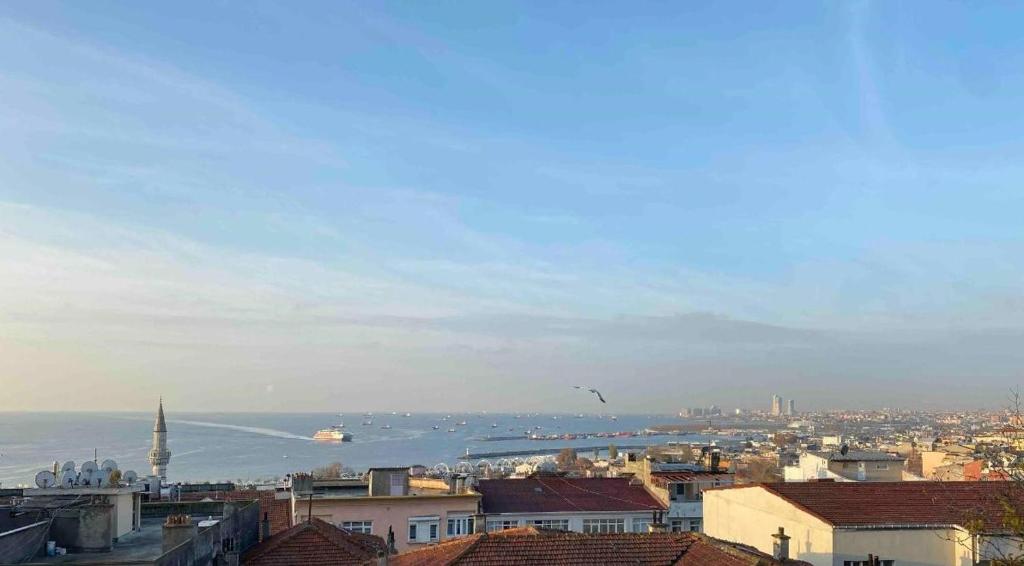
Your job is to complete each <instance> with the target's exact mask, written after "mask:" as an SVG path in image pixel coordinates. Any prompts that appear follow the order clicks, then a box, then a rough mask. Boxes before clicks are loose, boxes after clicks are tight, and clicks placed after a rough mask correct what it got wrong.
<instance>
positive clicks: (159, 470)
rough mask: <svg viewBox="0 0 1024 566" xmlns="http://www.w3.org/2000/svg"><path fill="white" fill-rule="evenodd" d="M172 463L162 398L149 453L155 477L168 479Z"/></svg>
mask: <svg viewBox="0 0 1024 566" xmlns="http://www.w3.org/2000/svg"><path fill="white" fill-rule="evenodd" d="M170 461H171V451H170V450H168V449H167V423H166V422H164V400H163V397H161V398H160V409H159V410H158V411H157V413H156V422H155V423H154V424H153V449H152V450H150V451H149V463H150V464H152V465H153V475H154V476H159V477H160V479H162V480H165V479H167V463H168V462H170Z"/></svg>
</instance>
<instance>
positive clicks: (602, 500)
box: [477, 477, 665, 514]
mask: <svg viewBox="0 0 1024 566" xmlns="http://www.w3.org/2000/svg"><path fill="white" fill-rule="evenodd" d="M477 491H479V492H480V493H481V494H483V500H482V505H483V512H484V513H486V514H491V513H558V512H566V511H570V512H571V511H648V510H652V509H664V508H665V507H664V506H663V505H662V504H661V503H660V502H659V501H658V500H657V499H655V498H654V496H653V495H651V493H650V492H649V491H647V489H646V488H644V486H643V485H631V484H630V480H628V479H625V478H563V477H533V478H525V479H511V480H481V481H480V483H479V485H478V486H477Z"/></svg>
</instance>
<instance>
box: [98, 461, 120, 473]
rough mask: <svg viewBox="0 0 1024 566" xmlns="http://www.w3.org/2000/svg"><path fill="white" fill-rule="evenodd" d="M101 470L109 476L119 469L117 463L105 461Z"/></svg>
mask: <svg viewBox="0 0 1024 566" xmlns="http://www.w3.org/2000/svg"><path fill="white" fill-rule="evenodd" d="M100 469H102V470H104V471H105V472H107V473H108V474H109V473H111V472H113V471H114V470H116V469H117V462H115V461H113V460H104V461H103V465H101V466H100Z"/></svg>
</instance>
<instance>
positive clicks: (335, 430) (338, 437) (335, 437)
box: [313, 425, 352, 442]
mask: <svg viewBox="0 0 1024 566" xmlns="http://www.w3.org/2000/svg"><path fill="white" fill-rule="evenodd" d="M343 426H345V425H334V426H332V427H328V428H322V429H320V430H318V431H316V434H314V435H313V440H328V441H331V442H350V441H351V440H352V433H349V432H345V431H343V430H341V429H342V427H343Z"/></svg>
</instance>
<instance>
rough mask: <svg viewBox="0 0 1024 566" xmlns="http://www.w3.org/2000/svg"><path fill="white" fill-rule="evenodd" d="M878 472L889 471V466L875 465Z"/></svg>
mask: <svg viewBox="0 0 1024 566" xmlns="http://www.w3.org/2000/svg"><path fill="white" fill-rule="evenodd" d="M875 469H876V470H888V469H889V464H875Z"/></svg>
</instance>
